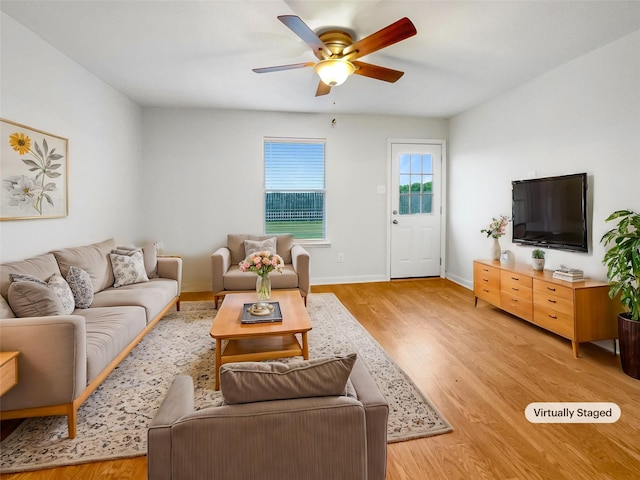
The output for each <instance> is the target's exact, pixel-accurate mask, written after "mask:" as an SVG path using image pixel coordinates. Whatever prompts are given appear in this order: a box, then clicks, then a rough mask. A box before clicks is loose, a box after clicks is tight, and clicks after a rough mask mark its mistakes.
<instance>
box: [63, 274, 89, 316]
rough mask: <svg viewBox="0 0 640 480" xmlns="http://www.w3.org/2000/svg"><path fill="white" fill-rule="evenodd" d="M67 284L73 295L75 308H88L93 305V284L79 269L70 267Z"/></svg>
mask: <svg viewBox="0 0 640 480" xmlns="http://www.w3.org/2000/svg"><path fill="white" fill-rule="evenodd" d="M67 283H68V284H69V288H70V289H71V292H72V293H73V300H74V302H75V304H76V308H89V307H90V306H91V304H92V303H93V283H91V277H90V276H89V274H88V273H87V272H85V271H84V270H82V269H81V268H80V267H70V268H69V273H68V274H67Z"/></svg>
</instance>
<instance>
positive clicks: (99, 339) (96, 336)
mask: <svg viewBox="0 0 640 480" xmlns="http://www.w3.org/2000/svg"><path fill="white" fill-rule="evenodd" d="M76 314H77V315H81V316H83V317H84V319H85V326H86V332H87V380H86V381H87V383H89V382H90V381H91V380H93V379H94V378H95V377H96V376H97V375H98V374H99V373H100V372H102V371H103V370H104V369H105V367H106V366H107V365H109V363H111V362H112V361H113V359H114V358H116V357H117V356H118V354H120V353H121V352H122V350H123V349H124V348H125V347H126V346H127V345H128V344H129V343H131V341H132V340H133V339H134V338H135V337H136V336H137V335H138V334H139V333H140V332H141V331H142V330H143V329H144V327H145V326H146V324H147V322H146V318H145V312H144V309H142V308H140V307H110V308H88V309H85V310H76Z"/></svg>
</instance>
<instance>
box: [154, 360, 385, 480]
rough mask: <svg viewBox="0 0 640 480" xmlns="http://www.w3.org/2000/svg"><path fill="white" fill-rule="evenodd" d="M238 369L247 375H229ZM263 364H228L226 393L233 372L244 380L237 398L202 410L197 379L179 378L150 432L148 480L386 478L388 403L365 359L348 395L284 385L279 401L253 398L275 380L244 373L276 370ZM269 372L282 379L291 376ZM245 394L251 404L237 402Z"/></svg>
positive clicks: (320, 381) (303, 384) (325, 377)
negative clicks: (295, 392) (291, 392)
mask: <svg viewBox="0 0 640 480" xmlns="http://www.w3.org/2000/svg"><path fill="white" fill-rule="evenodd" d="M319 360H320V361H321V359H319ZM309 362H313V360H310V361H309ZM303 363H304V362H300V364H303ZM237 367H239V368H240V370H241V372H236V373H231V374H230V373H229V372H230V371H232V370H233V369H234V368H237ZM257 367H258V370H259V371H257V372H256V371H255V370H254V371H253V372H247V370H252V369H255V368H256V363H255V362H245V363H236V364H225V365H223V366H222V368H221V387H222V388H221V389H222V394H223V396H225V395H226V394H225V391H226V390H227V391H228V389H226V387H225V385H226V384H225V381H228V378H227V374H230V375H236V374H239V375H240V377H236V378H235V379H232V380H231V382H232V383H235V385H234V386H233V387H232V390H233V391H234V393H233V395H231V396H229V397H227V396H225V397H224V398H225V404H224V405H222V406H216V407H209V408H203V409H201V410H197V411H194V388H193V381H192V379H191V377H189V376H185V375H182V376H178V377H176V379H175V381H174V383H173V385H172V387H171V388H170V390H169V392H168V393H167V396H166V397H165V399H164V401H163V403H162V405H161V406H160V409H159V410H158V412H157V414H156V416H155V418H154V419H153V420H152V422H151V425H150V427H149V431H148V453H147V456H148V472H149V480H186V479H189V480H200V479H202V480H210V479H220V480H223V479H224V480H255V479H260V480H282V479H293V478H295V479H296V480H328V479H331V480H384V478H385V476H386V465H387V418H388V413H389V406H388V404H387V402H386V400H385V398H384V396H383V395H382V393H381V392H380V390H379V389H378V387H377V385H376V384H375V381H374V380H373V378H372V377H371V375H370V374H369V372H368V371H367V369H366V368H365V367H364V365H363V364H361V363H360V361H355V364H353V369H352V370H351V372H350V377H349V378H348V381H347V383H346V388H345V387H344V385H345V383H344V381H343V384H342V385H343V386H342V390H343V392H342V393H337V392H333V394H332V395H327V396H309V397H307V398H286V395H285V396H284V397H283V395H282V391H283V389H282V386H280V387H276V388H275V390H278V393H279V395H276V396H275V398H279V399H274V400H269V399H265V397H264V396H262V397H261V399H262V400H263V401H251V400H259V399H260V398H255V395H257V396H258V397H260V396H261V395H264V394H265V392H267V395H269V392H273V390H274V389H270V388H269V382H270V380H266V381H261V380H260V379H258V380H256V379H255V378H250V379H247V378H244V379H243V378H242V375H244V374H245V373H247V374H248V375H253V374H256V373H257V374H260V373H265V372H264V370H265V369H266V370H268V369H270V368H274V369H278V367H274V366H273V364H272V363H271V362H263V363H260V364H258V365H257ZM305 369H306V367H304V366H303V367H302V370H303V371H304V370H305ZM271 373H274V375H272V377H275V378H276V380H275V381H276V382H279V381H280V380H281V379H282V378H283V377H287V375H286V374H285V375H283V372H282V371H277V372H276V371H274V372H271ZM298 373H300V372H298ZM268 374H269V373H267V375H268ZM339 374H340V372H338V375H339ZM296 375H297V374H296ZM346 375H349V372H347V373H346ZM335 376H336V372H335V371H328V372H324V374H320V375H318V376H317V378H316V379H315V380H312V381H311V383H315V387H314V388H317V387H318V386H322V385H324V384H326V383H332V381H331V379H332V378H334V377H335ZM308 384H309V382H308V381H306V379H305V380H304V381H300V379H297V380H296V379H294V380H292V381H289V382H288V386H287V387H285V389H284V390H285V391H286V389H287V388H289V389H291V388H295V389H302V390H305V388H307V389H308V387H307V385H308ZM338 388H339V387H338ZM307 394H315V395H318V394H321V393H318V392H317V391H316V392H307ZM252 395H253V396H254V398H251V397H252ZM243 396H246V397H247V398H246V399H245V400H247V401H249V403H239V402H242V401H243V399H242V398H239V397H243ZM227 399H229V402H227ZM229 403H231V404H229Z"/></svg>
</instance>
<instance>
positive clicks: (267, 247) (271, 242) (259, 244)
mask: <svg viewBox="0 0 640 480" xmlns="http://www.w3.org/2000/svg"><path fill="white" fill-rule="evenodd" d="M276 242H277V239H276V237H271V238H267V239H265V240H245V241H244V257H245V258H247V257H249V256H250V255H252V254H254V253H258V252H269V253H271V254H272V255H275V253H276V245H277V243H276Z"/></svg>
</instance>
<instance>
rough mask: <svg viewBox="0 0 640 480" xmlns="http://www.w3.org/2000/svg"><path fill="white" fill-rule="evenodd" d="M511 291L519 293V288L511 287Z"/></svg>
mask: <svg viewBox="0 0 640 480" xmlns="http://www.w3.org/2000/svg"><path fill="white" fill-rule="evenodd" d="M511 290H513V291H514V292H519V291H520V289H519V288H515V287H511Z"/></svg>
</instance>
